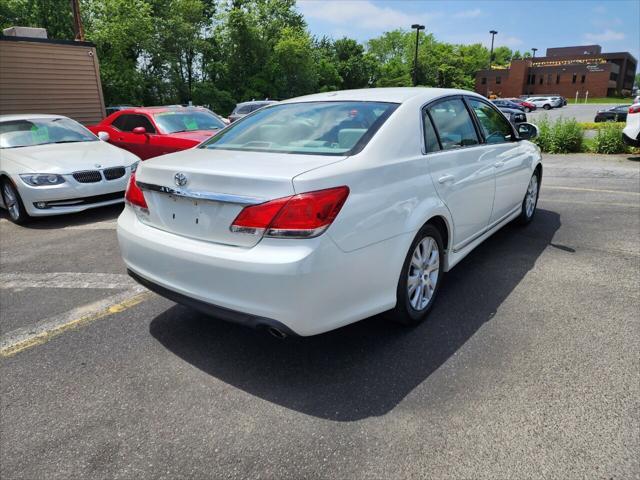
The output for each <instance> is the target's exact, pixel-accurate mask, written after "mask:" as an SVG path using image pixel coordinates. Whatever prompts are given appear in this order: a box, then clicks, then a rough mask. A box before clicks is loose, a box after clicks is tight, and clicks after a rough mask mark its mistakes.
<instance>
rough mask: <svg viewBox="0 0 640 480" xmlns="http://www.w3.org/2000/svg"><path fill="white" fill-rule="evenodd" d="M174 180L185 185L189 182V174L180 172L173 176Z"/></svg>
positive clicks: (177, 183)
mask: <svg viewBox="0 0 640 480" xmlns="http://www.w3.org/2000/svg"><path fill="white" fill-rule="evenodd" d="M173 180H174V181H175V182H176V185H177V186H179V187H184V186H185V185H186V184H187V181H188V180H187V176H186V175H185V174H184V173H181V172H178V173H176V174H175V175H174V176H173Z"/></svg>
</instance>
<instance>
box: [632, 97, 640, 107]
mask: <svg viewBox="0 0 640 480" xmlns="http://www.w3.org/2000/svg"><path fill="white" fill-rule="evenodd" d="M636 103H640V95H636V96H635V98H634V99H633V104H634V105H635V104H636Z"/></svg>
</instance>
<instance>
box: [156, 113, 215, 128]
mask: <svg viewBox="0 0 640 480" xmlns="http://www.w3.org/2000/svg"><path fill="white" fill-rule="evenodd" d="M153 118H154V119H155V121H156V124H157V125H158V127H160V129H161V130H162V131H163V132H164V133H178V132H190V131H193V130H218V129H220V128H224V123H222V120H220V119H219V118H218V117H216V116H215V115H212V114H211V113H209V112H201V111H193V110H187V111H184V110H176V111H173V110H171V111H168V112H162V113H156V114H155V115H154V116H153Z"/></svg>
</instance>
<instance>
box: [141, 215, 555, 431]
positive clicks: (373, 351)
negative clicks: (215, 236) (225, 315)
mask: <svg viewBox="0 0 640 480" xmlns="http://www.w3.org/2000/svg"><path fill="white" fill-rule="evenodd" d="M559 227H560V216H559V215H558V214H557V213H555V212H552V211H548V210H538V212H537V214H536V218H535V220H534V221H533V222H532V223H531V224H530V225H529V226H528V227H526V228H521V227H518V226H515V225H510V226H507V227H505V228H503V229H502V230H501V231H499V232H497V233H496V234H495V235H494V236H493V237H491V238H490V239H488V240H487V241H486V242H484V244H482V245H480V246H479V247H478V248H477V249H476V250H475V251H474V252H473V253H471V254H470V255H469V256H468V257H467V258H466V259H465V260H463V261H462V262H461V263H460V264H459V265H458V266H456V267H455V268H454V269H453V270H452V271H451V272H449V273H448V274H447V275H446V277H445V279H444V280H445V281H444V282H443V284H442V288H441V289H440V292H439V298H438V300H437V302H436V304H435V305H434V308H433V310H432V312H431V314H430V316H429V318H428V319H427V321H426V322H424V323H423V324H421V325H419V326H417V327H415V328H403V327H400V326H396V325H395V324H393V323H391V322H390V321H389V320H388V319H386V318H385V317H384V316H383V315H378V316H375V317H371V318H369V319H366V320H363V321H361V322H358V323H356V324H353V325H349V326H347V327H344V328H341V329H338V330H335V331H332V332H328V333H326V334H322V335H318V336H314V337H306V338H287V339H286V340H284V341H281V340H277V339H275V338H272V337H270V336H268V335H267V334H266V333H264V332H259V331H255V330H250V329H247V328H244V327H241V326H238V325H233V324H228V323H225V322H223V321H216V320H215V319H212V318H208V317H206V316H204V315H202V314H200V313H198V312H195V311H193V310H190V309H188V308H186V307H183V306H179V305H176V306H174V307H172V308H169V309H168V310H166V311H165V312H163V313H162V314H160V315H158V316H157V317H156V318H154V319H153V320H152V322H151V325H150V332H151V335H152V336H153V337H155V338H156V339H157V340H158V341H159V342H160V343H161V344H162V345H164V346H165V347H166V348H167V349H168V350H169V351H171V352H173V353H174V354H175V355H177V356H179V357H180V358H182V359H184V360H185V361H187V362H189V363H190V364H192V365H194V366H195V367H197V368H199V369H200V370H202V371H204V372H206V373H208V374H209V375H212V376H214V377H215V378H217V379H219V380H221V381H223V382H226V383H228V384H230V385H233V386H234V387H237V388H239V389H242V390H244V391H246V392H248V393H250V394H252V395H255V396H257V397H259V398H262V399H264V400H267V401H269V402H273V403H275V404H278V405H281V406H283V407H286V408H289V409H292V410H296V411H299V412H302V413H304V414H307V415H312V416H315V417H320V418H324V419H330V420H334V421H354V420H359V419H363V418H367V417H371V416H379V415H383V414H385V413H387V412H388V411H390V410H391V409H393V408H394V407H395V406H396V405H398V403H400V401H402V399H403V398H404V397H405V396H406V395H407V394H408V393H409V392H411V391H412V390H413V389H414V388H415V387H416V386H418V385H419V384H421V383H422V382H423V381H424V380H425V379H427V378H428V377H429V376H430V375H431V374H432V373H433V372H434V371H435V370H437V369H438V368H439V367H440V366H441V365H442V364H443V363H444V362H446V361H447V359H448V358H449V357H451V356H452V355H453V354H455V353H456V351H458V349H460V347H461V346H462V345H464V344H465V342H467V340H469V338H471V337H472V336H473V335H474V334H475V332H476V331H478V329H479V328H481V327H482V325H483V324H484V323H485V322H488V321H490V320H491V319H492V318H493V315H494V314H495V312H496V310H497V309H498V308H499V306H500V304H501V303H502V302H503V301H504V300H505V299H506V298H507V297H508V296H509V294H510V293H511V292H512V290H513V289H514V288H515V287H516V286H517V285H518V284H519V283H520V281H521V280H522V278H523V277H524V276H525V275H526V273H527V272H528V271H529V270H531V269H532V268H533V266H534V264H535V262H536V260H537V259H538V257H539V256H540V255H541V254H542V252H543V251H544V250H545V248H547V246H548V245H549V244H550V243H551V241H552V239H553V236H554V234H555V232H556V231H557V230H558V228H559ZM363 277H364V278H366V275H363Z"/></svg>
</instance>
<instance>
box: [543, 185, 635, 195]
mask: <svg viewBox="0 0 640 480" xmlns="http://www.w3.org/2000/svg"><path fill="white" fill-rule="evenodd" d="M542 188H543V189H544V190H571V191H575V192H595V193H615V194H619V195H636V196H638V195H640V193H638V192H628V191H625V190H602V189H599V188H582V187H561V186H560V185H543V186H542Z"/></svg>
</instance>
